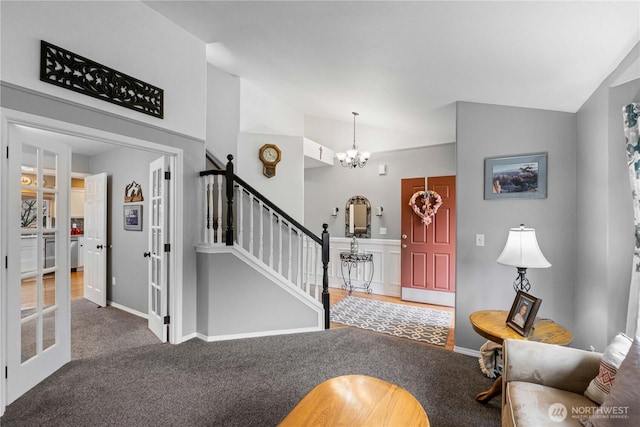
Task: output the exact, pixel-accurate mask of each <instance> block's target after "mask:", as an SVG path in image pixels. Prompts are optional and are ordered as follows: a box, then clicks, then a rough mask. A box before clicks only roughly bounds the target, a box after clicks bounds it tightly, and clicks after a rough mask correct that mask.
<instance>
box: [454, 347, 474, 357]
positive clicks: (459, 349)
mask: <svg viewBox="0 0 640 427" xmlns="http://www.w3.org/2000/svg"><path fill="white" fill-rule="evenodd" d="M453 351H454V353H460V354H466V355H467V356H473V357H480V351H479V350H472V349H470V348H464V347H458V346H455V345H454V346H453Z"/></svg>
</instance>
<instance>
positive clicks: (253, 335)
mask: <svg viewBox="0 0 640 427" xmlns="http://www.w3.org/2000/svg"><path fill="white" fill-rule="evenodd" d="M323 330H324V328H323V327H308V328H300V329H281V330H278V331H259V332H247V333H245V334H229V335H213V336H209V335H204V334H201V333H200V332H196V337H197V338H199V339H201V340H202V341H206V342H217V341H229V340H238V339H244V338H259V337H270V336H273V335H289V334H301V333H305V332H317V331H323Z"/></svg>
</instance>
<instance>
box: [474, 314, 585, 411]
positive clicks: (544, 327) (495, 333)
mask: <svg viewBox="0 0 640 427" xmlns="http://www.w3.org/2000/svg"><path fill="white" fill-rule="evenodd" d="M508 315H509V312H508V311H505V310H481V311H476V312H473V313H471V315H470V316H469V321H470V322H471V326H472V327H473V330H474V331H476V332H477V333H478V334H479V335H480V336H482V337H484V338H486V339H488V340H489V341H493V342H495V343H497V344H500V345H502V342H503V341H504V340H505V339H507V338H510V339H516V340H528V341H536V342H543V343H547V344H558V345H567V344H569V343H570V342H571V340H572V339H573V335H572V334H571V331H569V330H568V329H566V328H564V327H562V326H560V325H558V324H557V323H556V322H554V321H553V320H550V319H538V318H536V320H535V321H534V322H533V328H532V329H531V332H530V333H529V336H528V337H523V336H522V335H520V334H519V333H517V332H516V331H514V330H513V329H511V328H510V327H508V326H507V316H508ZM500 393H502V377H498V378H496V381H495V382H494V383H493V386H491V388H490V389H489V390H487V391H483V392H481V393H478V395H477V396H476V400H477V401H478V402H480V403H487V402H488V401H489V400H491V399H492V398H493V397H495V396H497V395H499V394H500Z"/></svg>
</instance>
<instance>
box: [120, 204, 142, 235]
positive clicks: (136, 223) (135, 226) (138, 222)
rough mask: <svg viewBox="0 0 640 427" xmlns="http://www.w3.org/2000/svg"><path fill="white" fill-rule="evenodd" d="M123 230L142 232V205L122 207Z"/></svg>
mask: <svg viewBox="0 0 640 427" xmlns="http://www.w3.org/2000/svg"><path fill="white" fill-rule="evenodd" d="M124 229H125V230H132V231H142V205H139V204H135V205H134V204H131V205H124Z"/></svg>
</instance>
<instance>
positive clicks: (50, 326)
mask: <svg viewBox="0 0 640 427" xmlns="http://www.w3.org/2000/svg"><path fill="white" fill-rule="evenodd" d="M42 321H43V326H42V350H46V349H48V348H49V347H51V346H53V345H54V344H55V343H56V310H55V309H54V310H51V311H48V312H46V313H45V314H44V315H43V316H42Z"/></svg>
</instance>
